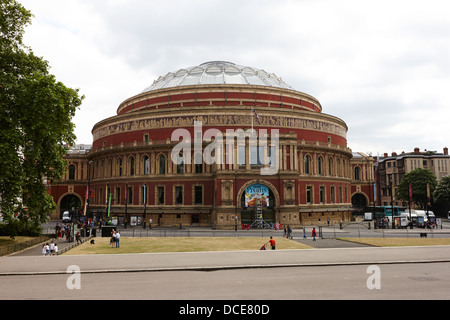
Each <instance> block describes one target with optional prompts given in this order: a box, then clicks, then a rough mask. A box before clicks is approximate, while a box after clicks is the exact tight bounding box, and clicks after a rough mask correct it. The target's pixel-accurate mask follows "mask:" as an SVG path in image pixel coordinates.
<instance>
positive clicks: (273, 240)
mask: <svg viewBox="0 0 450 320" xmlns="http://www.w3.org/2000/svg"><path fill="white" fill-rule="evenodd" d="M269 244H270V248H271V249H272V250H275V239H274V238H272V236H270V240H269Z"/></svg>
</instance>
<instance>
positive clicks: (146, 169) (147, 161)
mask: <svg viewBox="0 0 450 320" xmlns="http://www.w3.org/2000/svg"><path fill="white" fill-rule="evenodd" d="M144 174H145V175H147V174H150V158H149V157H148V156H144Z"/></svg>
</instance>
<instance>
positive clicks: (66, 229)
mask: <svg viewBox="0 0 450 320" xmlns="http://www.w3.org/2000/svg"><path fill="white" fill-rule="evenodd" d="M64 237H66V239H67V241H69V240H70V226H68V225H63V226H58V225H56V239H63V238H64Z"/></svg>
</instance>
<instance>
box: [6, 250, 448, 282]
mask: <svg viewBox="0 0 450 320" xmlns="http://www.w3.org/2000/svg"><path fill="white" fill-rule="evenodd" d="M125 244H126V243H125V242H124V243H123V244H122V245H125ZM424 262H425V263H431V262H450V246H432V247H388V248H378V247H365V248H339V249H336V248H333V249H304V250H266V251H261V250H255V251H232V252H231V251H226V252H188V253H185V252H184V253H145V254H103V255H80V256H69V255H61V256H51V257H49V256H7V257H2V258H0V276H4V275H37V274H65V273H67V270H68V268H69V266H73V265H75V266H77V267H78V268H79V270H80V273H110V272H157V271H180V270H190V271H194V270H195V271H213V270H226V269H243V268H274V267H299V266H339V265H357V264H364V265H366V264H369V265H371V264H377V265H378V264H394V263H424Z"/></svg>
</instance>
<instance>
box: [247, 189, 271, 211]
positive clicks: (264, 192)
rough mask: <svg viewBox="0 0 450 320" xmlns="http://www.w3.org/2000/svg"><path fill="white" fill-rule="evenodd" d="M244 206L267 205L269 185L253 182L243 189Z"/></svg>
mask: <svg viewBox="0 0 450 320" xmlns="http://www.w3.org/2000/svg"><path fill="white" fill-rule="evenodd" d="M245 206H246V207H268V206H269V187H267V186H265V185H263V184H253V185H251V186H249V187H247V188H246V189H245Z"/></svg>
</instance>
